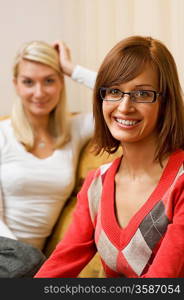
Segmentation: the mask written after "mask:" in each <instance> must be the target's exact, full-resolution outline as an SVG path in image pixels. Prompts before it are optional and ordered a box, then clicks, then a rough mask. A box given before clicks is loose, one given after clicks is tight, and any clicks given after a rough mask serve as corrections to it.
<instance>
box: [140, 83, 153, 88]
mask: <svg viewBox="0 0 184 300" xmlns="http://www.w3.org/2000/svg"><path fill="white" fill-rule="evenodd" d="M144 86H149V87H152V88H154V86H153V85H152V84H149V83H143V84H136V85H135V87H136V88H137V87H144Z"/></svg>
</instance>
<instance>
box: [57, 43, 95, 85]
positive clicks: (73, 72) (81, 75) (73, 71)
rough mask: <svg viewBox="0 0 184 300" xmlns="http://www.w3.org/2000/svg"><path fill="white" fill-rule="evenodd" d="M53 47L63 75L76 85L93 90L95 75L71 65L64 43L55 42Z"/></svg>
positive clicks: (69, 53) (69, 54)
mask: <svg viewBox="0 0 184 300" xmlns="http://www.w3.org/2000/svg"><path fill="white" fill-rule="evenodd" d="M53 46H54V48H55V49H56V50H57V51H58V52H59V57H60V64H61V68H62V70H63V72H64V74H65V75H67V76H69V77H71V78H72V79H73V80H75V81H77V82H78V83H81V84H84V85H85V86H87V87H89V88H91V89H93V87H94V85H95V81H96V75H97V73H96V72H94V71H91V70H88V69H86V68H84V67H81V66H79V65H74V64H73V63H72V59H71V52H70V49H69V48H68V47H67V45H66V44H65V43H63V42H61V41H56V42H55V43H54V44H53Z"/></svg>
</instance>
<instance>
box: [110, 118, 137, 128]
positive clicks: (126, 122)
mask: <svg viewBox="0 0 184 300" xmlns="http://www.w3.org/2000/svg"><path fill="white" fill-rule="evenodd" d="M114 119H115V120H116V122H117V123H118V124H120V125H123V126H134V125H136V124H137V123H139V122H140V120H132V119H129V120H127V119H121V118H116V117H115V118H114Z"/></svg>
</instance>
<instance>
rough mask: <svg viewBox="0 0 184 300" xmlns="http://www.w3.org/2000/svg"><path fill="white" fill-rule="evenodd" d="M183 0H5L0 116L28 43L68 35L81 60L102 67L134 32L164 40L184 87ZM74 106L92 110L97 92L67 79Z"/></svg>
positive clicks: (0, 4) (1, 7)
mask: <svg viewBox="0 0 184 300" xmlns="http://www.w3.org/2000/svg"><path fill="white" fill-rule="evenodd" d="M183 28H184V1H183V0H31V1H28V0H14V1H12V0H6V1H3V0H0V36H1V49H0V53H1V55H0V115H3V114H9V113H10V110H11V105H12V101H13V99H14V97H15V95H14V89H13V85H12V73H11V72H12V70H11V68H12V63H13V59H14V56H15V54H16V51H17V50H18V48H19V47H20V46H21V44H22V43H24V42H27V41H30V40H36V39H39V40H45V41H47V42H53V41H55V40H56V39H62V40H64V41H65V42H66V43H67V44H68V46H69V47H70V48H71V50H72V57H73V61H74V62H75V63H79V64H81V65H83V66H86V67H89V68H91V69H93V70H98V67H99V65H100V63H101V61H102V59H103V58H104V56H105V54H106V53H107V52H108V51H109V50H110V48H111V47H112V46H114V45H115V43H116V42H118V41H119V40H121V39H122V38H124V37H126V36H128V35H133V34H141V35H152V36H153V37H156V38H158V39H160V40H162V41H163V42H164V43H165V44H166V45H167V46H168V47H169V49H170V50H171V52H172V53H173V56H174V57H175V59H176V63H177V66H178V71H179V76H180V79H181V83H182V86H184V74H183V64H184V51H183V49H184V34H183V32H182V31H183ZM66 84H67V95H68V104H69V109H70V110H71V111H89V110H90V109H91V97H92V91H91V90H88V89H87V88H85V87H82V86H79V85H77V84H76V83H74V82H72V81H71V80H69V79H68V78H66Z"/></svg>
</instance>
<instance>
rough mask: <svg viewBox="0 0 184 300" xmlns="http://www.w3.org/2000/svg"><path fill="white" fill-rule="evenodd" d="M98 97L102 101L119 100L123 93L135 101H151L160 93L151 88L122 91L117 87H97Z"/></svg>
mask: <svg viewBox="0 0 184 300" xmlns="http://www.w3.org/2000/svg"><path fill="white" fill-rule="evenodd" d="M99 92H100V97H101V98H102V100H103V101H112V102H113V101H114V102H115V101H120V100H122V99H123V97H124V95H129V97H130V100H131V101H132V102H136V103H152V102H155V101H156V100H157V97H158V96H160V95H161V93H160V92H156V91H152V90H138V91H131V92H122V91H120V90H119V89H117V88H110V87H101V88H100V89H99Z"/></svg>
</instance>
